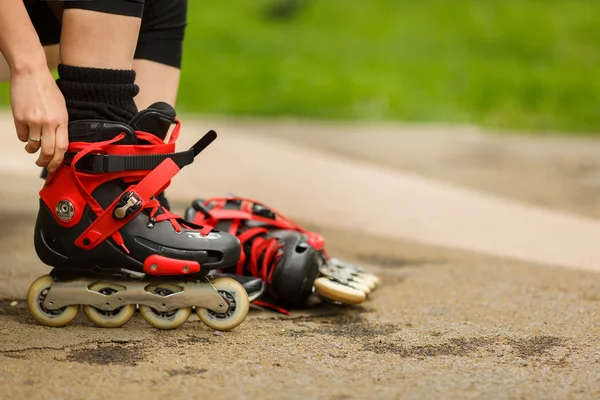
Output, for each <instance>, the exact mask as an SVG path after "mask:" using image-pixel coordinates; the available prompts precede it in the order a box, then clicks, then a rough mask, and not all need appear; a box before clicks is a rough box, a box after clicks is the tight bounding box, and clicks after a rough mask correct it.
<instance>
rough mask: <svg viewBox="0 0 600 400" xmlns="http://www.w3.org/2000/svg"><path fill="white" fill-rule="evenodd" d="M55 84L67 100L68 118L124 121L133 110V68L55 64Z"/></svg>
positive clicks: (127, 120)
mask: <svg viewBox="0 0 600 400" xmlns="http://www.w3.org/2000/svg"><path fill="white" fill-rule="evenodd" d="M58 76H59V79H57V81H56V84H57V85H58V87H59V88H60V90H61V92H62V93H63V96H65V101H66V103H67V111H68V113H69V121H77V120H81V119H103V120H108V121H114V122H122V123H128V122H129V121H130V120H131V118H133V116H134V115H135V114H136V113H137V107H136V105H135V102H134V101H133V98H134V97H135V96H136V95H137V94H138V92H139V88H138V86H137V85H136V84H135V83H134V82H135V71H130V70H116V69H100V68H84V67H71V66H68V65H63V64H61V65H59V66H58Z"/></svg>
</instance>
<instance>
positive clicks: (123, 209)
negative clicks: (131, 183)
mask: <svg viewBox="0 0 600 400" xmlns="http://www.w3.org/2000/svg"><path fill="white" fill-rule="evenodd" d="M140 208H142V199H140V198H139V196H138V195H137V194H136V193H135V192H134V191H130V192H127V193H123V195H122V196H121V199H120V200H119V202H118V203H117V205H116V206H115V209H114V210H113V213H112V215H113V218H114V219H116V220H121V219H125V218H127V217H129V216H130V215H132V214H134V213H136V212H138V211H139V210H140Z"/></svg>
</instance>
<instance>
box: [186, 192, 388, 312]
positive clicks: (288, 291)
mask: <svg viewBox="0 0 600 400" xmlns="http://www.w3.org/2000/svg"><path fill="white" fill-rule="evenodd" d="M184 216H185V219H186V220H187V221H190V222H195V223H199V224H209V225H211V226H214V227H216V228H217V229H220V230H222V231H226V232H229V233H231V234H233V235H236V236H237V237H238V239H239V240H240V242H241V243H242V250H243V254H242V258H241V259H240V261H239V263H238V264H237V266H236V267H235V268H232V269H229V270H220V271H219V273H220V274H221V275H222V276H231V277H234V278H235V279H237V280H238V281H240V283H243V284H244V287H246V290H247V291H248V293H249V295H250V297H251V301H252V300H254V299H256V300H254V304H257V305H262V306H267V307H271V308H275V309H277V310H278V311H281V312H285V311H286V310H285V308H282V307H288V308H289V307H304V306H307V305H310V303H311V302H313V300H315V299H317V300H318V299H326V300H330V301H333V302H336V303H345V304H360V303H362V302H364V301H365V299H366V298H367V296H368V295H369V294H370V293H371V291H372V290H374V289H375V288H377V287H378V286H379V285H380V281H379V278H378V277H377V276H375V275H373V274H371V273H369V272H367V271H366V270H365V269H363V268H361V267H357V266H355V265H352V264H349V263H347V262H344V261H341V260H339V259H336V258H333V257H330V256H329V255H328V254H327V252H326V251H325V240H324V238H323V237H322V236H321V235H319V234H318V233H315V232H309V231H307V230H305V229H303V228H302V227H300V226H299V225H297V224H296V223H294V222H292V221H291V220H290V219H288V218H286V217H284V216H283V215H282V214H280V213H278V212H277V211H275V210H274V209H272V208H268V207H266V206H265V205H263V204H261V203H258V202H256V201H254V200H250V199H246V198H241V197H234V196H229V197H225V198H212V199H208V200H195V201H194V202H193V203H192V206H191V207H188V208H187V209H186V211H185V214H184ZM242 277H243V278H242ZM248 277H257V278H260V279H261V280H262V282H263V283H264V286H266V290H264V289H263V291H262V292H261V291H259V289H258V286H257V285H256V283H255V282H254V281H252V280H249V279H248ZM263 293H264V294H266V295H268V297H269V299H268V300H267V299H266V296H262V295H263ZM263 300H267V301H263ZM280 306H281V307H280Z"/></svg>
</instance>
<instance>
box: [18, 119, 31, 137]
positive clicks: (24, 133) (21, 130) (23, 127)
mask: <svg viewBox="0 0 600 400" xmlns="http://www.w3.org/2000/svg"><path fill="white" fill-rule="evenodd" d="M15 128H16V129H17V136H18V137H19V140H20V141H21V142H27V138H28V137H29V127H28V126H27V124H24V123H22V122H19V121H17V120H15Z"/></svg>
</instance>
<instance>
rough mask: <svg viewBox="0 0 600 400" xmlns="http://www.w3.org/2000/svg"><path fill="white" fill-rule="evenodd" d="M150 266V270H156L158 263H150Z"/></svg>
mask: <svg viewBox="0 0 600 400" xmlns="http://www.w3.org/2000/svg"><path fill="white" fill-rule="evenodd" d="M150 268H152V271H156V270H157V269H158V265H156V264H152V265H151V266H150Z"/></svg>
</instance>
